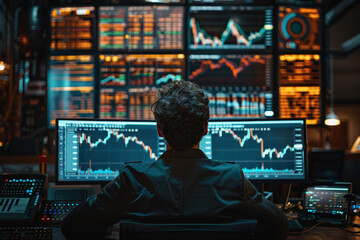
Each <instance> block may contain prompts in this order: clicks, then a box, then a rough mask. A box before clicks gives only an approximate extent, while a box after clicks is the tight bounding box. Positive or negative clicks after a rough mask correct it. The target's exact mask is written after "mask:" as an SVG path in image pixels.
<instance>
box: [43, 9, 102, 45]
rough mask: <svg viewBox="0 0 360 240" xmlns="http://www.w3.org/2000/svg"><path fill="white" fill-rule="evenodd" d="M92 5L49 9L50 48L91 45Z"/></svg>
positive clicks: (93, 10)
mask: <svg viewBox="0 0 360 240" xmlns="http://www.w3.org/2000/svg"><path fill="white" fill-rule="evenodd" d="M94 12H95V8H94V7H64V8H54V9H52V11H51V29H52V31H51V44H50V49H51V50H85V49H91V48H92V46H93V33H92V26H93V21H94V19H95V14H94Z"/></svg>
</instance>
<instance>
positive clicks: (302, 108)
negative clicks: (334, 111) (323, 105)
mask: <svg viewBox="0 0 360 240" xmlns="http://www.w3.org/2000/svg"><path fill="white" fill-rule="evenodd" d="M279 94H280V117H282V118H306V123H307V124H312V125H313V124H318V123H319V122H320V116H321V115H320V87H319V86H296V87H280V88H279Z"/></svg>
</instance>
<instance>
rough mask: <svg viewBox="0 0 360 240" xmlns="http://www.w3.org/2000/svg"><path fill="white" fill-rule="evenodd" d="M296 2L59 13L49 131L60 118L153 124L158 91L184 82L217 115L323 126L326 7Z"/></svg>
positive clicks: (114, 3)
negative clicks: (303, 121) (197, 89)
mask: <svg viewBox="0 0 360 240" xmlns="http://www.w3.org/2000/svg"><path fill="white" fill-rule="evenodd" d="M289 3H290V5H287V4H288V3H287V1H282V2H278V1H265V0H187V1H186V0H166V1H158V2H157V3H155V4H154V3H149V1H145V0H137V1H129V0H127V1H119V0H107V1H104V2H101V3H100V2H99V3H97V4H94V5H92V6H81V7H79V6H64V7H63V6H62V7H53V8H51V9H50V25H51V29H50V36H51V39H50V45H49V50H50V56H49V61H48V91H47V100H48V101H47V108H48V111H47V113H48V121H47V123H48V124H47V125H48V128H49V129H53V128H54V125H55V119H56V118H60V117H68V118H102V119H144V120H147V119H153V116H152V113H151V109H150V108H151V104H152V103H153V102H154V101H155V99H156V90H157V89H158V88H159V87H161V86H163V85H164V84H166V83H168V82H170V81H179V80H181V79H185V80H188V81H192V82H195V83H197V84H198V85H199V86H201V87H202V88H203V89H204V91H205V92H206V93H207V94H208V96H209V100H210V112H211V117H212V118H224V117H225V118H233V117H235V118H273V117H284V118H294V117H296V118H297V117H306V118H307V119H308V121H307V123H308V124H319V123H320V122H321V119H322V116H323V114H322V112H321V103H322V95H321V94H322V91H321V86H322V83H321V82H322V71H321V70H322V69H323V68H322V66H323V61H321V60H322V58H323V57H322V52H321V49H322V48H321V43H322V42H321V41H322V38H321V27H322V23H321V21H322V17H321V13H322V9H321V6H320V5H319V3H318V2H317V1H307V2H306V4H305V5H302V6H300V5H297V3H296V2H294V1H291V2H289ZM274 21H275V22H274ZM275 35H276V37H274V36H275ZM276 39H277V42H275V40H276Z"/></svg>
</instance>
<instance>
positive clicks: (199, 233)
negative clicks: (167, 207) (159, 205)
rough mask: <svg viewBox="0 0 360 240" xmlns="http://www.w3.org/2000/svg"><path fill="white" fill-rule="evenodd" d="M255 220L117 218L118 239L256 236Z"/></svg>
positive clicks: (251, 239) (232, 239)
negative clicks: (214, 220) (202, 220)
mask: <svg viewBox="0 0 360 240" xmlns="http://www.w3.org/2000/svg"><path fill="white" fill-rule="evenodd" d="M256 225H257V221H256V220H249V219H246V220H234V221H231V222H214V223H211V222H170V223H165V222H153V221H146V222H138V221H133V220H122V221H121V222H120V235H119V239H121V240H155V239H156V240H183V239H184V240H219V239H221V240H235V239H236V240H240V239H241V240H255V239H257V226H256Z"/></svg>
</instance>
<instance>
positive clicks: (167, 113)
mask: <svg viewBox="0 0 360 240" xmlns="http://www.w3.org/2000/svg"><path fill="white" fill-rule="evenodd" d="M152 111H153V113H154V116H155V119H156V121H157V124H158V129H159V130H160V134H162V135H163V137H164V138H165V140H166V142H167V143H168V145H170V146H171V147H172V148H175V149H187V148H192V147H193V146H195V145H197V144H198V143H199V142H200V140H201V138H202V137H203V136H204V135H205V134H206V133H207V122H208V120H209V98H208V97H207V95H206V94H205V93H204V91H203V90H201V89H200V88H199V86H198V85H196V84H194V83H192V82H188V81H184V80H181V81H175V82H171V83H169V84H166V85H165V86H164V87H162V88H161V89H159V91H158V93H157V100H156V102H154V104H153V105H152Z"/></svg>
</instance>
